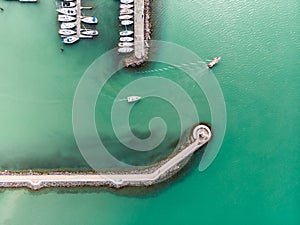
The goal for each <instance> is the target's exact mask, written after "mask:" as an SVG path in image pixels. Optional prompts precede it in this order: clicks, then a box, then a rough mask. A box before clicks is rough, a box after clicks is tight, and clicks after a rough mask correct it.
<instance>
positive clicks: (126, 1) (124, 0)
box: [120, 0, 133, 4]
mask: <svg viewBox="0 0 300 225" xmlns="http://www.w3.org/2000/svg"><path fill="white" fill-rule="evenodd" d="M120 2H121V3H123V4H129V3H133V0H120Z"/></svg>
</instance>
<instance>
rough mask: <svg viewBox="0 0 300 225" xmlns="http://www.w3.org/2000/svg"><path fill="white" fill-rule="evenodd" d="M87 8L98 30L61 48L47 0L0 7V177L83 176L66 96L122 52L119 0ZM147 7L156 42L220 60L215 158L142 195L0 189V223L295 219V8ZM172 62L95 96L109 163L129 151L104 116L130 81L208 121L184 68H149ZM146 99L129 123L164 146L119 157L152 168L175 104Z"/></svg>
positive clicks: (189, 2) (299, 205)
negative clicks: (165, 87)
mask: <svg viewBox="0 0 300 225" xmlns="http://www.w3.org/2000/svg"><path fill="white" fill-rule="evenodd" d="M83 3H84V5H93V6H96V7H95V8H94V9H93V10H92V11H91V12H87V14H90V15H95V16H97V17H98V18H99V19H100V23H99V25H97V29H98V30H99V31H100V35H99V37H97V38H96V39H95V40H80V42H79V43H76V44H75V45H72V46H64V52H61V50H60V48H61V47H62V44H61V42H60V38H59V36H58V34H57V29H58V23H57V19H56V17H57V13H56V12H55V8H56V2H55V1H54V0H51V1H50V0H48V1H46V0H41V1H40V2H39V3H38V4H22V3H19V2H9V1H1V3H0V6H1V7H3V8H4V9H5V10H4V11H3V12H0V27H1V30H2V32H1V37H0V43H1V44H0V46H1V49H0V65H1V71H0V102H1V107H0V122H1V126H0V140H1V142H0V155H1V157H0V169H1V170H4V169H9V170H19V169H30V168H32V169H53V168H59V169H88V168H89V167H88V165H87V163H86V162H85V160H84V159H83V157H82V156H81V154H80V152H79V150H78V147H77V145H76V142H75V139H74V135H73V130H72V129H73V128H72V103H73V97H74V93H75V90H76V87H77V85H78V82H79V80H80V79H81V77H82V76H83V74H84V73H85V71H86V69H87V68H88V67H89V66H90V65H91V64H92V63H93V62H94V60H96V59H97V58H98V57H99V56H101V55H102V54H104V53H105V52H107V51H108V50H110V49H112V48H114V47H115V46H116V45H117V42H118V31H119V30H120V27H119V25H118V19H117V13H118V7H119V5H118V4H119V3H118V1H117V0H93V1H92V0H87V1H83ZM152 8H153V9H152V10H153V15H152V23H153V29H154V32H153V39H157V40H164V41H169V42H173V43H176V44H178V45H181V46H183V47H186V48H187V49H190V50H192V51H193V52H195V53H196V54H197V55H199V57H200V58H202V59H203V60H205V59H210V58H212V57H214V56H217V55H220V56H222V61H221V62H220V64H218V65H217V66H216V67H215V68H214V69H213V73H214V75H215V76H216V78H217V80H218V82H219V84H220V86H221V88H222V91H223V95H224V98H225V102H226V108H227V129H226V134H225V138H224V142H223V145H222V147H221V149H220V152H219V154H218V156H217V158H216V159H215V161H214V162H213V163H212V165H211V166H210V167H209V168H208V169H207V170H205V171H204V172H199V170H198V161H199V158H200V157H201V155H200V154H197V156H196V157H195V159H194V160H193V162H192V163H191V164H190V165H189V167H188V168H187V169H186V170H185V171H184V172H183V174H181V175H180V176H179V177H177V178H176V179H174V180H172V181H171V182H169V184H168V183H166V184H163V185H159V186H157V187H155V188H149V189H141V190H137V189H134V190H125V191H121V192H112V191H107V190H98V189H84V190H80V189H75V190H72V191H69V190H66V189H63V190H46V191H41V192H30V191H27V190H5V191H4V190H2V191H1V192H0V224H7V225H8V224H12V225H19V224H20V225H21V224H39V225H40V224H43V225H48V224H49V225H50V224H51V225H52V224H65V225H68V224H70V225H71V224H72V225H74V224H75V225H77V224H78V225H81V224H87V225H94V224H95V225H96V224H221V223H224V222H225V223H228V224H249V225H250V224H251V225H252V224H299V223H300V216H299V210H300V192H299V190H300V173H299V171H300V153H299V151H298V150H299V148H300V141H299V138H298V137H297V134H299V133H300V120H299V117H300V107H299V106H300V105H299V102H300V91H299V90H300V76H299V66H300V61H299V59H300V45H299V40H300V28H299V21H300V2H299V1H297V0H287V1H283V0H275V1H274V0H273V1H271V0H266V1H262V0H253V1H238V0H228V1H216V0H210V1H208V0H203V1H200V0H186V1H175V0H164V1H153V2H152ZM158 54H160V53H159V52H158ZM170 57H171V56H170ZM167 66H168V65H164V64H159V63H151V64H147V65H146V66H145V67H143V68H140V69H138V70H121V71H119V72H118V73H117V74H115V75H114V76H113V77H112V78H111V79H110V80H109V82H108V84H107V85H106V86H105V88H104V89H103V91H102V92H101V93H100V96H99V101H98V102H97V105H96V114H95V120H96V123H97V128H98V129H99V134H100V135H102V137H103V139H104V140H103V142H104V144H105V146H106V147H107V148H112V150H111V151H112V152H114V153H115V154H116V155H118V154H121V153H123V152H124V151H125V152H126V150H127V149H126V148H125V147H123V146H122V145H120V143H119V142H118V140H117V139H116V138H115V136H114V133H113V129H112V125H111V121H110V108H111V106H112V104H113V101H114V98H115V97H116V95H117V93H118V92H119V91H120V90H121V89H122V87H123V86H124V85H126V84H128V83H130V82H132V81H134V80H136V79H138V78H142V77H151V76H158V77H164V78H167V79H170V80H172V81H174V82H176V83H177V84H179V85H180V86H181V87H182V88H183V89H184V90H185V91H186V93H188V94H189V95H190V96H191V98H192V99H193V101H194V103H195V105H196V108H197V109H198V112H199V115H198V116H199V119H200V121H205V122H208V123H210V110H209V106H208V103H207V101H206V99H205V95H204V94H203V93H202V92H201V91H199V89H198V88H195V85H194V83H193V81H192V80H191V79H189V78H188V77H187V76H186V75H185V74H184V73H183V72H182V71H180V70H179V69H170V70H158V69H161V68H166V67H167ZM99 69H100V70H101V68H99ZM153 90H155V87H153ZM175 94H176V93H175ZM146 100H147V99H146ZM146 100H145V101H144V102H143V101H141V102H140V103H139V104H137V105H136V107H133V110H132V115H131V117H130V125H131V126H132V127H133V129H134V131H135V134H136V135H137V136H140V137H147V135H149V133H148V122H149V120H150V119H151V118H153V117H155V116H161V117H163V118H164V119H165V121H166V124H167V125H168V134H167V137H166V140H165V142H163V143H162V145H161V146H160V147H159V148H157V149H156V150H155V151H154V153H153V154H149V155H147V156H146V157H145V156H138V155H132V153H128V154H126V157H125V156H124V155H122V154H121V156H122V157H123V158H121V160H124V161H125V162H131V163H134V164H143V163H151V162H153V161H155V160H158V159H159V158H161V157H163V156H165V155H167V154H169V153H170V152H171V151H172V149H173V148H174V146H175V143H176V141H177V139H178V136H179V135H180V128H179V127H180V123H179V119H178V115H177V113H176V109H175V108H174V107H173V106H172V105H170V104H168V102H166V101H163V100H161V99H155V98H150V99H149V100H147V101H146ZM149 109H151V110H149ZM121 113H122V112H120V114H121ZM186 116H187V117H188V115H186ZM128 155H129V156H128ZM118 156H119V155H118Z"/></svg>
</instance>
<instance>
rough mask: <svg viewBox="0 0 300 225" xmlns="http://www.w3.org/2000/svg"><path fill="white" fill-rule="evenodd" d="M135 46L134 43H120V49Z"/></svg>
mask: <svg viewBox="0 0 300 225" xmlns="http://www.w3.org/2000/svg"><path fill="white" fill-rule="evenodd" d="M133 45H134V44H133V43H132V42H120V43H119V44H118V46H119V47H132V46H133Z"/></svg>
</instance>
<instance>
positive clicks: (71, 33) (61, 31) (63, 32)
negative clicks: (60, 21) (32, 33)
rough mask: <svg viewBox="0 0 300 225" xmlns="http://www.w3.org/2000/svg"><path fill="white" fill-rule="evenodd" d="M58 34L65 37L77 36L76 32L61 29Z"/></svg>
mask: <svg viewBox="0 0 300 225" xmlns="http://www.w3.org/2000/svg"><path fill="white" fill-rule="evenodd" d="M58 33H59V34H60V35H63V36H71V35H74V34H76V32H75V31H74V30H70V29H59V30H58Z"/></svg>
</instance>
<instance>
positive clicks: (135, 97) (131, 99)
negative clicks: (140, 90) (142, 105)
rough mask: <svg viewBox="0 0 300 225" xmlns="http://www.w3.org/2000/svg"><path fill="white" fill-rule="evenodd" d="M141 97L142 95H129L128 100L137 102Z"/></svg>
mask: <svg viewBox="0 0 300 225" xmlns="http://www.w3.org/2000/svg"><path fill="white" fill-rule="evenodd" d="M140 99H141V97H140V96H129V97H127V102H137V101H139V100H140Z"/></svg>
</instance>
